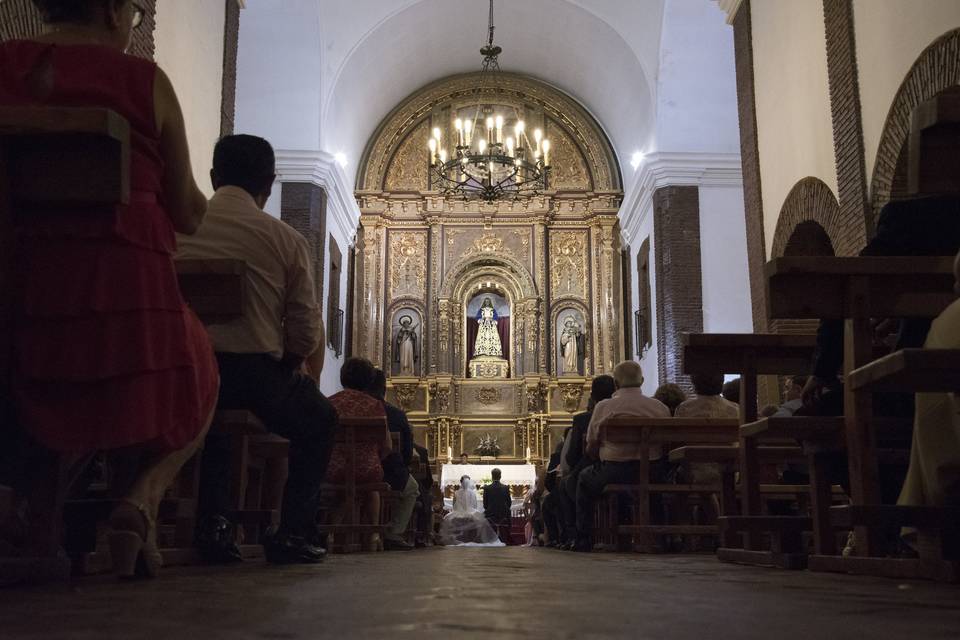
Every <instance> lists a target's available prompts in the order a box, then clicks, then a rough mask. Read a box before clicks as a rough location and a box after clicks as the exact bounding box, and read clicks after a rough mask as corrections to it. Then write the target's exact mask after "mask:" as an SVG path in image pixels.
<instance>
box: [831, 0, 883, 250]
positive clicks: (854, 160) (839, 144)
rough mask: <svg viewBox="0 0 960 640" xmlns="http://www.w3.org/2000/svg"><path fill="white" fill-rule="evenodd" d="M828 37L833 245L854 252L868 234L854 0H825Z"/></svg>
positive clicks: (863, 242)
mask: <svg viewBox="0 0 960 640" xmlns="http://www.w3.org/2000/svg"><path fill="white" fill-rule="evenodd" d="M823 20H824V29H825V31H826V42H827V77H828V80H829V84H830V114H831V119H832V121H833V145H834V157H835V159H836V164H837V199H838V200H839V202H840V211H839V213H840V219H839V221H838V224H839V227H838V228H837V229H836V232H837V236H838V237H837V239H836V240H837V241H836V242H835V243H834V246H835V247H836V248H837V250H838V253H839V254H840V255H854V254H856V253H857V252H858V251H859V250H860V249H861V248H863V246H864V245H865V244H866V242H867V236H868V235H870V233H871V232H870V230H869V222H868V218H869V216H868V215H867V211H868V204H867V170H866V166H865V162H864V150H863V122H862V118H861V108H860V85H859V80H858V74H857V45H856V41H855V39H854V31H853V0H823Z"/></svg>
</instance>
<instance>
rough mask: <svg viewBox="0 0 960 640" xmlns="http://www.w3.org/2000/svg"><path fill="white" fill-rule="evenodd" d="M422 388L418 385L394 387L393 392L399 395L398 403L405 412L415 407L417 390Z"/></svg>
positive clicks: (409, 384) (405, 384) (404, 384)
mask: <svg viewBox="0 0 960 640" xmlns="http://www.w3.org/2000/svg"><path fill="white" fill-rule="evenodd" d="M419 387H420V385H418V384H417V383H415V382H413V383H400V384H395V385H393V391H394V393H395V394H396V395H397V403H399V404H400V408H401V409H403V410H404V411H409V410H410V407H411V406H412V405H413V400H414V398H416V397H417V389H418V388H419Z"/></svg>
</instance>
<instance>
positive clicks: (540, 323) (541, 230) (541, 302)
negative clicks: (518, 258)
mask: <svg viewBox="0 0 960 640" xmlns="http://www.w3.org/2000/svg"><path fill="white" fill-rule="evenodd" d="M548 206H552V205H549V204H548ZM535 234H536V256H535V260H536V265H537V274H536V277H537V292H538V294H539V297H538V299H537V300H536V301H535V303H534V304H535V307H534V310H533V311H534V313H533V314H531V316H532V317H531V321H532V323H531V327H530V328H531V329H535V333H536V345H537V348H536V353H532V354H529V356H530V358H531V364H532V365H533V366H532V367H531V368H530V369H529V371H539V372H542V373H545V372H546V371H547V348H548V347H547V341H548V340H547V326H546V318H547V314H548V312H549V311H548V309H547V273H548V269H549V265H550V256H548V255H547V219H546V217H542V218H539V219H538V220H537V224H536V231H535Z"/></svg>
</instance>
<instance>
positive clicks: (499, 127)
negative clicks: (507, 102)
mask: <svg viewBox="0 0 960 640" xmlns="http://www.w3.org/2000/svg"><path fill="white" fill-rule="evenodd" d="M494 122H495V123H496V125H497V142H498V143H500V144H502V143H503V116H497V119H496V120H494Z"/></svg>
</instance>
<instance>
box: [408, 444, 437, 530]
mask: <svg viewBox="0 0 960 640" xmlns="http://www.w3.org/2000/svg"><path fill="white" fill-rule="evenodd" d="M413 451H414V456H413V460H414V464H415V465H419V472H417V473H416V477H417V483H418V484H419V485H420V495H419V496H418V497H417V502H419V503H420V512H419V514H417V533H416V538H415V542H414V546H416V547H421V548H422V547H426V546H430V545H432V544H433V488H434V481H433V466H432V465H431V464H430V453H429V452H428V451H427V448H426V447H421V446H420V445H419V444H417V443H416V442H414V443H413Z"/></svg>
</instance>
